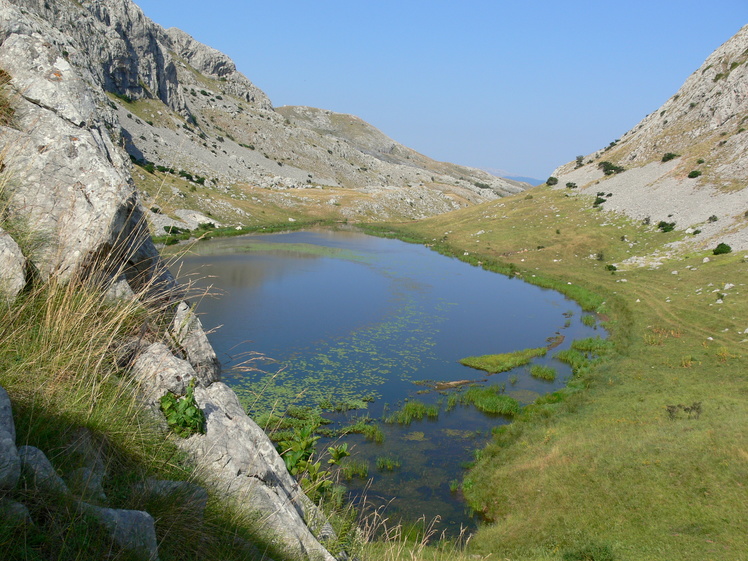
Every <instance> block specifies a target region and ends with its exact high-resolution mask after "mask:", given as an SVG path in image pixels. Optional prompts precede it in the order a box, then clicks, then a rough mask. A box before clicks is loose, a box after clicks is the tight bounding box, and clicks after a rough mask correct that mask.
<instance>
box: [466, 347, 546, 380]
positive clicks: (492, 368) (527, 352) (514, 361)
mask: <svg viewBox="0 0 748 561" xmlns="http://www.w3.org/2000/svg"><path fill="white" fill-rule="evenodd" d="M547 352H548V349H547V348H546V347H539V348H537V349H522V350H521V351H513V352H510V353H501V354H495V355H482V356H470V357H467V358H463V359H461V360H460V364H464V365H465V366H469V367H471V368H476V369H478V370H484V371H485V372H488V373H490V374H497V373H499V372H506V371H508V370H511V369H512V368H516V367H518V366H523V365H525V364H528V363H529V362H530V361H531V360H532V359H533V358H535V357H539V356H545V354H546V353H547Z"/></svg>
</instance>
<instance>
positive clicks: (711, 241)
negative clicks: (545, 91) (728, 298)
mask: <svg viewBox="0 0 748 561" xmlns="http://www.w3.org/2000/svg"><path fill="white" fill-rule="evenodd" d="M582 161H583V165H581V166H580V165H579V163H578V162H577V163H575V162H569V163H568V164H565V165H563V166H561V167H559V168H558V169H556V170H555V171H554V172H553V175H554V176H556V177H557V178H558V180H559V183H558V185H559V188H564V186H565V185H567V184H572V185H575V186H577V187H578V188H579V189H578V190H574V191H572V192H574V193H578V192H582V193H584V192H587V191H588V192H589V193H594V192H602V191H604V192H605V193H609V194H610V195H611V196H610V197H609V198H608V200H607V201H606V202H605V204H604V208H605V209H606V210H615V211H619V212H623V213H626V214H628V215H630V216H632V217H634V218H637V219H642V220H647V219H648V220H649V221H650V222H651V223H653V224H657V223H658V222H659V221H666V222H674V223H675V224H676V226H675V228H676V230H684V231H686V232H687V233H694V235H693V236H692V237H690V238H684V241H683V242H682V243H681V245H683V244H685V246H686V247H691V248H695V249H700V248H705V247H713V246H714V245H715V244H716V243H717V242H725V243H728V245H730V246H731V247H732V248H733V249H746V248H748V216H747V215H746V212H748V189H746V182H748V25H747V26H744V27H743V28H742V29H740V30H739V31H738V33H737V34H735V35H734V36H733V37H732V38H730V39H729V40H728V41H727V42H726V43H724V44H723V45H722V46H721V47H719V48H718V49H717V50H716V51H715V52H714V53H713V54H711V55H710V56H709V57H708V58H707V59H706V61H705V62H704V64H702V65H701V67H700V68H699V69H698V70H696V71H695V72H694V73H693V74H691V76H689V77H688V79H687V80H686V81H685V83H684V84H683V86H682V87H681V88H680V89H679V90H678V92H677V93H676V94H675V95H673V96H672V97H671V98H670V99H668V100H667V101H666V102H665V103H664V104H663V105H662V106H661V107H660V108H659V109H657V110H656V111H654V112H653V113H651V114H650V115H648V116H647V117H645V118H644V119H643V120H642V121H641V122H640V123H639V124H638V125H636V126H635V127H634V128H633V129H631V130H630V131H628V132H627V133H626V134H624V135H623V136H622V137H621V138H620V139H619V140H616V141H614V142H611V143H610V145H609V146H607V147H606V148H604V149H601V150H598V151H597V152H594V153H593V154H590V155H588V156H585V157H584V158H582ZM605 161H608V162H611V163H612V164H614V165H616V166H619V168H620V170H619V171H617V172H612V170H609V171H611V172H610V173H608V174H606V173H605V172H604V171H603V170H602V169H601V164H602V162H605Z"/></svg>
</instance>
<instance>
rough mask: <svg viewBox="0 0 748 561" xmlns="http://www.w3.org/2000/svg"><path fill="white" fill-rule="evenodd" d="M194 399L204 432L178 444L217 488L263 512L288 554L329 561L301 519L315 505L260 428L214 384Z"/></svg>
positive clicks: (267, 525) (310, 514)
mask: <svg viewBox="0 0 748 561" xmlns="http://www.w3.org/2000/svg"><path fill="white" fill-rule="evenodd" d="M195 399H196V400H197V402H198V404H199V405H200V408H201V409H202V410H203V412H204V414H205V418H206V430H205V434H204V435H193V436H192V437H190V438H189V439H187V440H186V441H184V442H183V444H182V446H183V447H184V448H185V449H187V450H188V451H190V452H191V453H192V455H193V457H194V458H195V461H196V463H197V464H198V466H199V467H200V468H202V470H203V473H205V474H207V475H208V476H209V477H210V479H211V480H213V481H215V482H216V488H217V490H218V491H219V492H220V493H221V494H222V495H223V496H225V497H227V498H230V500H232V501H236V502H235V504H237V505H252V506H251V507H250V508H257V509H258V511H259V512H262V513H263V524H264V526H265V528H266V531H267V532H268V534H269V535H270V536H271V537H273V538H274V539H275V542H276V545H277V546H279V547H280V548H281V549H283V550H286V551H289V552H290V553H291V554H292V556H293V557H295V558H304V559H318V558H319V559H326V560H329V561H331V560H332V559H333V557H332V556H331V555H330V554H329V553H328V552H327V551H326V550H325V549H324V548H323V547H322V546H321V545H320V543H319V541H318V540H317V539H316V538H315V537H314V536H313V535H312V533H311V532H310V530H309V527H308V526H307V523H306V521H307V520H312V519H313V520H319V518H320V515H319V513H318V511H317V509H316V507H315V506H314V505H313V504H312V503H311V501H309V500H308V499H307V498H306V496H305V495H304V492H303V491H302V490H301V488H300V487H299V484H298V483H297V482H296V481H295V480H294V479H293V478H292V477H291V475H290V474H289V473H288V471H287V470H286V468H285V464H284V463H283V460H282V459H281V457H280V456H279V455H278V452H277V451H276V450H275V446H273V443H272V442H271V441H270V439H269V438H268V436H267V435H266V434H265V432H264V431H263V430H262V429H261V428H260V427H259V426H258V425H257V424H256V423H255V422H254V421H252V419H250V418H249V416H248V415H247V414H246V413H245V412H244V408H243V407H242V406H241V404H240V403H239V399H238V398H237V396H236V394H235V393H234V392H233V391H232V390H231V389H230V388H229V387H228V386H226V385H225V384H223V383H222V382H215V383H213V384H211V385H210V386H208V387H207V388H200V387H199V388H197V389H196V390H195ZM245 508H246V507H245Z"/></svg>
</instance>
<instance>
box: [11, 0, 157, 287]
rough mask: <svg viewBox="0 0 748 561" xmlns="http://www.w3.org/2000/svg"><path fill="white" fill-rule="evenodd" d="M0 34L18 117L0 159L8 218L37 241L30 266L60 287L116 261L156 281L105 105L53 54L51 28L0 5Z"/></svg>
mask: <svg viewBox="0 0 748 561" xmlns="http://www.w3.org/2000/svg"><path fill="white" fill-rule="evenodd" d="M11 21H12V22H13V24H11V23H10V22H11ZM0 29H2V31H0V39H2V44H0V68H3V69H4V70H5V71H7V72H8V74H9V75H10V76H11V82H10V89H11V92H12V94H11V97H12V98H13V103H14V106H15V108H16V112H15V117H14V127H13V128H10V127H2V128H0V149H1V150H3V151H4V158H3V160H4V162H5V163H6V165H7V167H8V169H9V170H11V171H9V172H8V173H12V179H13V181H12V192H11V198H10V208H11V211H12V212H14V213H17V214H18V215H21V216H23V217H24V218H25V220H26V222H27V223H28V224H29V225H30V226H31V227H32V228H33V230H34V234H35V235H36V236H37V237H38V238H39V239H40V240H42V241H43V248H42V251H40V252H38V255H34V256H32V261H33V265H34V266H35V267H36V268H37V269H38V270H39V272H40V274H41V275H42V278H47V277H49V276H50V275H52V274H56V275H59V276H61V277H63V278H65V277H69V276H70V275H72V274H73V273H74V272H76V271H81V270H85V269H87V268H91V267H92V266H93V265H94V263H97V262H101V261H103V259H104V256H105V255H111V254H112V252H114V253H115V254H116V255H117V256H118V258H119V259H118V262H119V264H121V263H122V261H123V260H124V262H125V263H129V264H130V265H131V269H132V271H131V272H130V275H131V276H133V277H136V276H137V275H138V274H142V273H143V272H145V271H151V272H152V271H154V270H155V268H156V267H157V264H158V262H159V256H158V253H157V252H156V250H155V248H154V247H153V245H152V244H151V243H150V241H149V239H148V236H149V233H148V229H147V227H146V226H145V222H144V219H143V213H142V209H141V208H140V205H139V203H138V198H137V194H136V192H135V190H134V188H133V186H132V182H131V179H130V174H129V165H130V164H129V162H128V161H127V159H126V156H125V154H124V152H123V150H122V149H121V148H119V147H118V146H117V145H116V144H115V142H114V140H113V137H114V138H115V139H116V135H113V134H112V130H116V129H115V124H114V123H115V121H114V117H113V113H112V112H111V109H110V108H108V100H107V99H106V96H104V94H103V92H102V91H101V89H100V88H94V87H92V83H93V77H92V76H91V75H90V74H88V73H87V71H86V69H85V68H82V67H76V66H74V65H72V64H71V63H70V62H69V61H68V60H67V58H66V57H65V55H64V54H63V51H62V50H61V49H60V48H59V47H58V46H56V45H57V44H62V42H63V36H62V35H61V33H60V32H59V31H58V30H56V29H54V28H53V27H52V26H51V25H49V24H47V23H46V22H44V21H43V20H39V19H38V18H33V17H32V16H30V15H25V14H23V13H22V12H21V11H20V10H19V9H18V8H16V7H15V6H13V5H12V4H9V3H8V2H4V3H2V4H0ZM96 266H97V267H102V266H103V264H102V263H98V264H97V265H96Z"/></svg>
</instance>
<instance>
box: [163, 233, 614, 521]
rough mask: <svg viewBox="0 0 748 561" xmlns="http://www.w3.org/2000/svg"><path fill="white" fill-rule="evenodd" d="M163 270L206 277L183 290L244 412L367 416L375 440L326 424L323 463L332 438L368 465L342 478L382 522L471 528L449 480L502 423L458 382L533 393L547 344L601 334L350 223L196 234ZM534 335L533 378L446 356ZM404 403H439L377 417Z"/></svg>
mask: <svg viewBox="0 0 748 561" xmlns="http://www.w3.org/2000/svg"><path fill="white" fill-rule="evenodd" d="M171 268H172V270H173V271H177V270H178V271H179V273H178V276H179V278H180V281H182V282H190V283H191V284H192V285H193V287H194V288H195V293H196V294H198V293H200V292H203V291H207V294H206V295H204V296H201V297H195V298H192V303H193V304H196V309H197V313H198V314H199V316H200V318H201V321H202V323H203V326H204V327H205V329H206V331H209V338H210V340H211V343H212V344H213V346H214V348H215V350H216V353H217V354H218V357H219V359H220V360H221V362H222V364H223V368H224V373H223V381H224V382H226V383H227V384H228V385H229V386H231V387H232V388H233V389H234V391H236V393H237V394H238V395H239V397H240V399H241V401H242V403H243V404H244V406H245V407H246V408H247V410H248V412H249V413H250V415H251V416H252V417H253V418H255V419H258V418H260V417H261V416H262V415H263V414H267V413H268V412H270V411H274V412H278V413H282V412H284V411H286V409H287V408H288V407H289V406H293V407H297V408H299V407H312V408H319V406H320V404H322V405H323V406H325V409H324V410H322V411H321V414H322V416H323V417H325V418H326V419H328V420H329V421H331V423H330V424H329V425H326V426H325V427H326V428H330V429H334V428H336V427H337V428H339V427H342V426H345V425H346V424H351V423H354V422H355V421H356V420H360V419H365V420H366V421H367V422H370V423H372V424H375V425H376V426H378V427H379V428H380V429H381V431H380V437H381V436H383V437H384V439H383V441H382V442H375V441H374V440H371V439H367V438H365V437H364V436H363V435H361V434H349V435H345V436H343V437H336V438H331V437H322V438H321V439H320V440H319V441H318V442H317V445H316V448H317V453H318V454H321V461H322V464H323V466H327V456H326V455H325V454H324V452H325V451H326V450H327V448H328V447H330V446H332V445H336V444H341V443H347V444H348V448H349V451H350V452H351V453H352V455H351V456H350V457H349V458H346V459H345V460H344V462H350V461H354V462H356V463H357V464H358V465H365V466H368V474H367V475H366V477H353V478H352V479H349V480H342V481H341V483H343V484H344V485H345V486H346V488H347V489H348V492H349V497H350V498H351V499H352V500H353V501H354V502H358V504H359V505H366V507H367V508H372V509H376V508H379V509H383V512H384V515H385V516H387V517H389V519H390V520H400V519H402V520H405V521H415V520H417V519H419V518H421V517H424V519H425V520H426V521H427V522H430V521H431V520H433V519H435V518H436V517H439V519H440V523H439V526H438V528H440V529H443V530H445V531H447V532H448V533H450V534H452V533H457V532H458V531H459V530H460V528H461V527H468V528H470V527H474V526H475V524H476V520H475V519H474V518H473V517H472V515H471V513H470V512H469V509H468V507H467V505H466V504H465V503H464V502H463V501H462V499H461V493H460V491H459V489H458V483H459V482H460V481H461V480H462V477H463V475H464V473H465V468H466V466H467V465H469V463H470V461H471V460H473V459H474V458H475V453H476V452H477V451H478V450H479V449H481V448H482V447H483V446H484V445H485V444H486V443H487V442H488V441H489V439H490V437H491V429H492V427H495V426H497V425H500V424H505V423H508V422H510V418H508V417H504V416H497V415H488V414H484V413H481V412H480V411H478V410H477V409H476V408H475V406H473V405H469V404H464V403H460V400H459V397H460V396H461V395H462V394H463V392H464V391H465V389H466V388H467V387H469V386H470V384H473V385H479V386H499V388H498V389H499V390H500V389H501V387H503V388H504V393H506V395H509V396H512V397H514V398H515V399H517V400H518V401H519V402H520V404H527V403H530V402H532V401H533V400H534V399H535V398H537V397H538V396H539V395H541V394H544V393H547V392H550V391H553V390H555V389H558V388H560V387H562V386H563V384H564V383H565V380H567V379H568V377H569V376H570V375H571V372H570V369H569V367H568V366H567V365H566V364H563V363H561V362H559V361H558V360H556V359H554V358H553V355H554V353H555V352H557V351H558V350H562V349H566V348H569V346H570V344H571V342H572V341H573V340H574V339H581V338H585V337H593V336H598V335H599V336H603V337H604V336H605V332H604V330H603V329H602V328H601V327H599V326H598V325H597V321H596V318H593V317H586V318H585V316H590V315H591V314H586V313H584V312H583V311H582V310H581V308H580V307H579V306H578V305H577V304H576V303H575V302H573V301H571V300H569V299H567V298H566V297H564V296H563V295H561V294H559V293H557V292H554V291H551V290H546V289H542V288H539V287H537V286H534V285H530V284H527V283H524V282H522V281H520V280H517V279H512V278H509V277H506V276H503V275H499V274H496V273H492V272H488V271H485V270H483V269H481V268H480V267H475V266H472V265H470V264H467V263H464V262H461V261H459V260H458V259H454V258H449V257H445V256H443V255H440V254H438V253H436V252H433V251H431V250H430V249H428V248H427V247H424V246H421V245H413V244H408V243H404V242H401V241H398V240H391V239H383V238H377V237H372V236H367V235H364V234H360V233H356V232H351V231H322V230H320V231H301V232H291V233H281V234H265V235H252V236H242V237H236V238H223V239H213V240H208V241H200V242H198V243H196V244H195V245H194V246H193V247H192V248H191V249H190V252H189V253H188V254H187V255H186V256H183V257H182V258H181V259H180V260H179V261H178V262H176V263H174V264H173V265H172V267H171ZM583 318H585V321H583ZM593 320H594V321H593ZM539 347H548V348H552V349H553V350H550V351H549V352H548V353H547V354H546V355H545V356H543V357H538V358H534V359H533V360H532V363H531V365H544V366H549V367H552V368H553V369H555V371H556V373H557V375H556V378H555V380H554V381H546V380H543V379H538V378H535V377H533V376H531V375H530V371H529V368H530V365H527V366H520V367H517V368H514V369H513V370H511V371H508V372H503V373H499V374H493V375H489V374H487V373H486V372H483V371H481V370H476V369H473V368H469V367H467V366H463V365H462V364H460V363H459V362H458V361H459V360H460V359H462V358H465V357H468V356H478V355H486V354H497V353H507V352H511V351H517V350H521V349H527V348H539ZM455 382H456V384H450V383H455ZM468 382H469V383H468ZM450 386H452V387H450ZM415 401H418V402H422V403H424V404H426V405H427V406H436V407H438V416H434V415H433V414H432V416H430V417H424V418H423V419H422V420H414V421H412V422H410V424H400V423H393V422H390V423H386V422H384V421H383V419H384V418H385V417H387V416H390V415H392V414H393V413H394V412H396V411H398V410H400V409H401V408H402V407H403V405H404V404H405V403H406V402H415ZM348 408H350V409H348ZM335 409H337V410H335ZM346 409H348V410H346ZM432 411H433V409H432Z"/></svg>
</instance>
